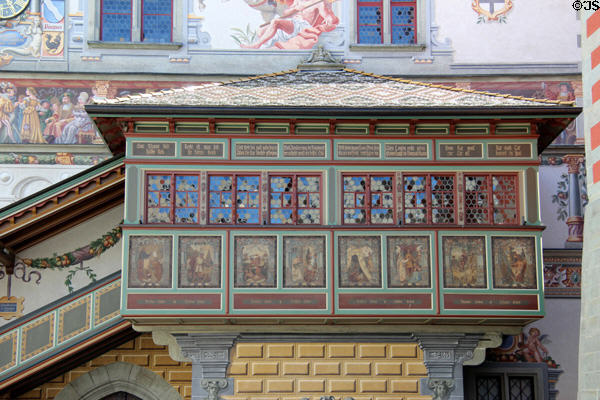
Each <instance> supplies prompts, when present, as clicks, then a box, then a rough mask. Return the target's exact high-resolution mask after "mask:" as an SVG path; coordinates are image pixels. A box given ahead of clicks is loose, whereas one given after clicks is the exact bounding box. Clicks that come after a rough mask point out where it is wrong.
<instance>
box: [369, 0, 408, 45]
mask: <svg viewBox="0 0 600 400" xmlns="http://www.w3.org/2000/svg"><path fill="white" fill-rule="evenodd" d="M384 1H387V0H383V1H381V0H380V1H377V0H375V1H369V0H357V21H358V23H357V31H358V43H360V44H383V43H391V44H413V43H416V41H417V1H416V0H415V1H390V3H389V8H387V4H385V7H384ZM384 21H389V23H390V27H389V31H388V33H384V30H387V29H388V28H384ZM390 34H391V36H390Z"/></svg>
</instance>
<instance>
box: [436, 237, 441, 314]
mask: <svg viewBox="0 0 600 400" xmlns="http://www.w3.org/2000/svg"><path fill="white" fill-rule="evenodd" d="M435 279H436V283H437V285H435V297H436V299H437V301H436V307H437V309H436V310H435V313H436V314H437V315H440V312H441V310H442V308H441V299H440V298H441V293H440V285H441V284H442V282H440V245H439V232H438V231H435Z"/></svg>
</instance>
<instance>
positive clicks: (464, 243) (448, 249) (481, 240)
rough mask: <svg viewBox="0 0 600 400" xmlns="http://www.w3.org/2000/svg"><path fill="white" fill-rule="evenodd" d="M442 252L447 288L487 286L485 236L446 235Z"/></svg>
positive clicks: (445, 285) (483, 287)
mask: <svg viewBox="0 0 600 400" xmlns="http://www.w3.org/2000/svg"><path fill="white" fill-rule="evenodd" d="M442 254H443V269H444V287H445V288H482V289H485V288H487V277H486V250H485V237H483V236H444V237H442Z"/></svg>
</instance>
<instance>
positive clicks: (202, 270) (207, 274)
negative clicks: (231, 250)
mask: <svg viewBox="0 0 600 400" xmlns="http://www.w3.org/2000/svg"><path fill="white" fill-rule="evenodd" d="M221 258H222V257H221V237H220V236H180V237H179V268H178V273H179V284H178V286H179V287H180V288H220V287H221V265H222V261H221Z"/></svg>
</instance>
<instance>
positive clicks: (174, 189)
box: [144, 171, 200, 225]
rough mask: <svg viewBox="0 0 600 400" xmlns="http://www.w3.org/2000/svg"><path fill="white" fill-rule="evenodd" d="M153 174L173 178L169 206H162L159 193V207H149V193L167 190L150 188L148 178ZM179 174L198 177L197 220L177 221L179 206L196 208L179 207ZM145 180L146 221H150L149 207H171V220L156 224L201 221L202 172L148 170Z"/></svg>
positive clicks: (187, 191)
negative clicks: (176, 210)
mask: <svg viewBox="0 0 600 400" xmlns="http://www.w3.org/2000/svg"><path fill="white" fill-rule="evenodd" d="M153 175H163V176H169V177H170V178H171V185H170V186H171V187H170V189H169V195H170V196H171V199H170V201H169V206H168V207H161V206H160V195H159V199H158V200H159V205H158V206H157V207H148V198H149V194H150V193H151V192H154V193H160V192H165V191H158V192H157V191H154V190H148V179H149V177H150V176H153ZM177 176H195V177H197V178H198V189H197V191H196V193H198V205H197V206H196V216H197V220H198V221H197V222H175V209H177V208H194V207H177V204H176V196H177V192H178V191H177ZM144 182H145V185H146V186H145V187H144V193H145V196H144V200H145V203H144V222H145V223H146V224H147V223H148V209H149V208H169V209H170V212H169V219H170V222H156V223H153V224H152V225H154V224H161V223H165V224H186V225H188V224H193V225H197V224H199V223H200V218H199V216H200V173H174V172H161V171H148V172H147V173H146V175H145V176H144ZM180 192H185V193H192V191H189V190H183V191H180Z"/></svg>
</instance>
